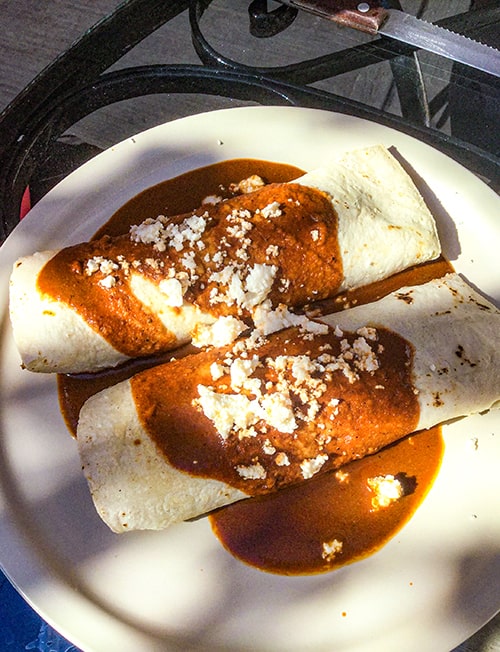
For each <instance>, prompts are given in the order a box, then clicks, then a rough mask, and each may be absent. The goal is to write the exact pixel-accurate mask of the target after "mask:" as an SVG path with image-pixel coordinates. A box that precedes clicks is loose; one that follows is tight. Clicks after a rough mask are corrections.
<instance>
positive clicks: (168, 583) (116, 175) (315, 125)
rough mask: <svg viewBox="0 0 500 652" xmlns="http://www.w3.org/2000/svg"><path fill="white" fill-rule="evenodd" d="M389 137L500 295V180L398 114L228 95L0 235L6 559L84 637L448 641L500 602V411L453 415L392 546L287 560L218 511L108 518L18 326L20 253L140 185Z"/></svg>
mask: <svg viewBox="0 0 500 652" xmlns="http://www.w3.org/2000/svg"><path fill="white" fill-rule="evenodd" d="M376 143H383V144H385V145H387V146H395V147H396V148H397V149H398V151H399V152H400V153H401V154H402V155H403V156H404V157H405V158H406V159H407V160H408V161H409V162H410V163H411V165H412V166H413V167H414V169H415V171H416V172H417V173H418V174H419V175H420V176H421V177H422V179H423V180H425V183H426V184H427V185H428V186H429V188H430V189H431V190H432V193H434V195H435V199H436V201H435V203H434V207H435V210H436V213H437V219H438V221H439V227H440V231H441V236H442V240H443V247H444V251H445V253H446V254H447V255H448V257H449V258H450V259H451V260H452V262H453V264H454V266H455V268H456V270H457V271H459V272H461V273H463V274H464V275H465V276H466V277H467V278H468V280H469V281H471V282H472V283H473V284H475V285H476V286H477V287H479V288H480V289H481V290H482V291H483V292H484V293H486V294H487V295H488V296H489V297H490V298H491V299H492V300H493V301H494V302H496V303H497V305H500V274H499V273H498V270H499V265H498V251H499V247H500V219H499V207H500V202H499V199H498V197H497V196H496V195H495V194H494V193H493V192H492V191H491V190H490V189H488V188H487V187H486V186H485V185H484V184H483V183H482V182H480V181H479V180H478V179H477V178H475V177H474V176H473V175H472V174H471V173H469V172H468V171H467V170H465V169H464V168H462V167H461V166H460V165H458V164H456V163H454V162H453V161H451V160H450V159H448V158H447V157H445V156H444V155H442V154H440V153H439V152H437V151H435V150H433V149H432V148H430V147H428V146H426V145H423V144H421V143H419V142H417V141H416V140H414V139H412V138H409V137H407V136H404V135H402V134H400V133H398V132H395V131H393V130H391V129H387V128H385V127H382V126H379V125H376V124H372V123H369V122H366V121H364V120H360V119H356V118H352V117H347V116H343V115H337V114H332V113H329V112H322V111H315V110H304V109H297V108H261V107H255V108H242V109H230V110H226V111H220V112H215V113H208V114H203V115H199V116H192V117H189V118H185V119H182V120H179V121H176V122H173V123H169V124H166V125H162V126H160V127H157V128H154V129H152V130H149V131H147V132H145V133H142V134H140V135H138V136H135V137H134V138H130V139H128V140H127V141H125V142H123V143H121V144H119V145H117V146H116V147H113V148H111V149H110V150H108V151H106V152H104V153H103V154H101V155H100V156H98V157H97V158H95V159H93V160H92V161H90V162H89V163H88V164H86V165H84V166H83V167H82V168H80V169H79V170H77V171H76V172H75V173H73V174H72V175H70V176H69V177H68V178H66V179H65V180H64V181H63V182H62V183H60V184H59V185H58V186H57V188H55V189H54V190H53V191H52V192H50V193H49V194H48V195H47V196H46V197H45V198H44V199H43V200H42V201H41V202H40V203H39V204H38V205H37V206H36V207H35V208H34V209H33V210H32V211H31V212H30V213H29V215H28V216H27V217H26V219H25V220H23V222H22V224H21V225H20V226H19V227H18V228H17V229H16V230H15V231H14V233H13V234H12V235H11V236H10V237H9V239H8V240H7V242H6V243H5V245H4V246H3V247H2V249H1V250H0V275H1V276H0V278H1V283H0V306H1V310H2V320H3V321H2V323H3V330H2V334H1V339H0V370H1V371H0V373H1V375H0V474H1V482H2V487H3V496H2V497H0V500H1V501H3V504H2V503H0V560H1V562H2V565H3V566H4V568H5V571H6V572H7V574H8V575H9V576H10V578H11V579H12V581H13V582H14V583H15V584H16V586H17V587H18V589H19V590H20V591H21V592H22V593H23V594H24V596H25V597H26V598H27V600H28V601H29V602H30V603H31V604H32V605H33V606H34V607H35V609H36V610H37V611H38V612H39V613H40V614H41V615H42V616H43V617H44V618H45V619H46V620H48V621H49V623H50V624H51V625H52V626H54V627H55V628H57V629H58V630H59V631H60V632H61V633H62V634H63V635H64V636H66V637H67V638H69V639H70V640H71V641H72V642H73V643H75V644H76V645H79V646H80V647H82V648H83V649H84V650H86V651H93V652H109V650H120V651H121V652H128V651H133V652H137V650H141V652H150V651H153V650H176V649H181V650H186V649H193V648H196V647H198V648H200V649H203V650H218V649H228V650H231V651H236V650H240V649H252V650H259V651H264V650H272V651H273V652H275V651H277V650H286V651H287V652H289V651H293V650H304V649H308V650H331V651H334V652H362V651H363V652H378V651H383V652H391V651H393V650H394V651H397V652H400V650H405V652H412V651H415V652H416V651H418V652H420V651H421V650H433V652H440V651H443V652H445V651H447V650H449V649H450V648H452V647H454V646H456V645H457V644H459V643H460V642H461V641H463V640H464V639H466V638H467V637H468V636H469V635H471V634H472V633H473V632H474V631H475V630H477V629H478V628H479V627H481V626H482V625H483V624H484V623H485V622H486V621H487V620H488V619H489V618H490V617H492V616H493V615H494V613H495V612H496V611H497V609H498V607H499V604H500V588H499V587H500V581H499V576H498V542H499V541H500V518H499V515H500V473H499V472H498V469H499V468H500V465H499V463H500V425H499V424H500V414H499V413H498V412H496V413H495V412H491V413H489V414H486V415H478V416H475V417H470V418H467V419H464V420H462V421H458V422H456V423H454V424H453V425H449V426H446V428H445V429H444V434H445V441H446V452H445V456H444V460H443V465H442V468H441V471H440V473H439V476H438V478H437V480H436V482H435V484H434V486H433V488H432V490H431V492H430V494H429V495H428V497H427V499H426V500H425V502H424V504H423V505H422V506H421V508H420V509H419V510H418V512H417V514H416V515H415V517H414V518H413V519H412V520H411V521H410V523H409V524H408V525H407V526H406V527H405V528H404V529H403V530H402V531H401V532H400V534H399V535H397V536H396V537H395V538H394V539H393V540H392V541H391V542H390V543H389V544H388V545H386V546H385V547H384V548H383V549H382V550H381V551H380V552H378V553H377V554H375V555H373V556H372V557H370V558H368V559H365V560H364V561H361V562H359V563H356V564H353V565H351V566H348V567H345V568H343V569H341V570H339V571H336V572H333V573H330V574H326V575H319V576H314V577H281V576H274V575H270V574H266V573H262V572H260V571H258V570H255V569H253V568H250V567H247V566H245V565H243V564H241V563H240V562H238V561H236V560H235V559H234V558H233V557H231V556H230V555H229V554H228V553H226V552H225V551H224V550H223V549H222V547H221V545H220V544H219V542H218V541H217V540H216V538H215V537H214V536H213V534H212V533H211V530H210V527H209V524H208V522H207V520H206V519H202V520H200V521H198V522H196V523H191V524H182V525H179V526H175V527H172V528H171V529H170V530H168V531H165V532H161V533H148V532H146V533H129V534H127V535H121V536H120V535H114V534H112V533H111V532H109V531H108V529H107V528H106V526H105V525H104V524H103V523H101V521H100V519H99V518H98V517H97V515H96V513H95V512H94V509H93V506H92V504H91V500H90V496H89V493H88V490H87V486H86V483H85V481H84V479H83V477H82V474H81V472H80V464H79V461H78V457H77V452H76V447H75V444H74V441H73V440H72V439H71V437H70V436H69V434H68V432H67V430H66V428H65V425H64V423H63V421H62V418H61V416H60V413H59V410H58V404H57V393H56V386H55V378H53V377H51V376H44V375H36V374H30V373H28V372H23V371H21V369H20V368H19V360H18V357H17V353H16V351H15V349H14V347H13V343H12V341H11V333H10V327H9V325H8V317H7V290H8V275H9V273H10V268H11V265H12V263H13V261H14V260H15V258H16V257H17V256H19V255H21V254H25V253H31V252H32V251H35V250H37V249H44V248H53V247H58V246H61V245H67V244H70V243H73V242H77V241H79V240H82V239H87V238H88V237H89V236H91V235H92V234H93V233H94V232H95V230H96V229H97V228H98V227H99V226H100V225H101V224H102V223H103V222H104V221H105V220H106V219H107V218H108V216H110V215H111V213H113V211H114V210H115V209H117V208H118V207H119V206H120V205H121V204H123V203H124V202H125V201H126V200H127V199H129V198H130V197H132V196H134V195H135V194H136V193H137V192H138V191H140V190H142V189H143V188H145V187H147V186H150V185H152V184H155V183H157V182H159V181H161V180H163V179H166V178H169V177H173V176H176V175H178V174H180V173H182V172H184V171H187V170H189V169H192V168H194V167H199V166H202V165H206V164H209V163H213V162H215V161H219V160H223V159H230V158H237V157H253V158H262V159H268V160H274V161H283V162H287V163H292V164H294V165H297V166H299V167H302V168H305V169H311V168H313V167H317V166H318V165H321V164H323V163H324V162H325V161H327V160H328V159H329V158H330V157H332V156H334V155H336V154H337V153H338V152H340V151H343V150H347V149H352V148H355V147H364V146H367V145H370V144H376ZM390 184H391V180H390V179H387V187H388V192H389V191H390ZM494 270H496V273H495V272H494ZM473 438H477V447H474V446H473V445H472V440H473Z"/></svg>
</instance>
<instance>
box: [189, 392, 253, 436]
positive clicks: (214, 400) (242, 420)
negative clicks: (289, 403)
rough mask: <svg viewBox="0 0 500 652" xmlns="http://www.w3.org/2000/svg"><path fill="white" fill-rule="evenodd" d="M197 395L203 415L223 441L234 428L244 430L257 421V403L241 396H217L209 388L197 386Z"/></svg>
mask: <svg viewBox="0 0 500 652" xmlns="http://www.w3.org/2000/svg"><path fill="white" fill-rule="evenodd" d="M198 395H199V399H198V402H199V404H200V405H201V407H202V409H203V413H204V414H205V416H206V417H207V418H209V419H210V420H211V421H212V422H213V424H214V426H215V428H216V430H217V432H218V433H219V434H220V435H221V437H222V438H223V439H227V438H228V436H229V434H230V433H231V431H232V430H233V429H234V428H236V429H241V430H246V429H247V428H248V427H249V426H251V425H253V424H254V423H255V422H256V421H257V419H258V416H257V413H259V412H260V409H259V405H258V403H257V402H256V401H251V400H250V399H248V398H247V397H246V396H243V395H242V394H217V392H215V391H214V390H213V389H212V388H210V387H205V386H204V385H198Z"/></svg>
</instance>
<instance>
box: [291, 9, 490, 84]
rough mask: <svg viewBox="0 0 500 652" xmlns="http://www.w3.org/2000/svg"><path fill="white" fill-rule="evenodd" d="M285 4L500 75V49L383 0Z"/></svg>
mask: <svg viewBox="0 0 500 652" xmlns="http://www.w3.org/2000/svg"><path fill="white" fill-rule="evenodd" d="M281 2H282V3H283V4H286V5H289V6H290V7H294V8H295V9H301V10H303V11H307V12H309V13H312V14H315V15H317V16H321V17H323V18H328V19H329V20H333V21H335V22H336V23H339V24H341V25H345V26H347V27H353V28H355V29H358V30H360V31H363V32H368V33H370V34H380V35H382V36H388V37H390V38H393V39H396V40H398V41H402V42H403V43H408V44H409V45H412V46H414V47H417V48H420V49H423V50H427V51H428V52H433V53H435V54H438V55H440V56H442V57H446V58H447V59H451V60H453V61H457V62H459V63H462V64H465V65H467V66H471V67H473V68H476V69H477V70H481V71H483V72H486V73H489V74H490V75H494V76H495V77H500V51H499V50H496V49H495V48H493V47H491V46H489V45H485V44H484V43H480V42H478V41H474V40H473V39H470V38H468V37H467V36H464V35H463V34H457V33H456V32H451V31H450V30H447V29H445V28H444V27H440V26H439V25H434V24H433V23H429V22H427V21H425V20H422V19H420V18H416V17H415V16H412V15H411V14H407V13H405V12H404V11H399V10H398V9H386V8H385V7H383V6H382V5H381V3H380V2H375V1H371V2H357V1H356V0H354V1H352V0H344V1H335V0H281Z"/></svg>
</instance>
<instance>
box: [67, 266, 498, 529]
mask: <svg viewBox="0 0 500 652" xmlns="http://www.w3.org/2000/svg"><path fill="white" fill-rule="evenodd" d="M323 321H325V322H327V323H329V324H330V325H332V326H339V327H340V328H341V329H344V330H349V331H353V330H356V329H358V328H360V327H362V326H366V325H373V326H377V327H388V328H390V329H392V330H393V331H395V332H396V333H399V334H400V335H402V336H403V337H404V338H406V339H407V340H408V341H409V342H410V343H411V344H412V345H413V347H414V367H413V384H414V387H415V388H416V390H417V391H418V400H419V404H420V419H419V422H418V428H417V429H424V428H429V427H431V426H433V425H436V424H438V423H442V422H444V421H447V420H449V419H453V418H457V417H460V416H465V415H469V414H472V413H476V412H480V411H483V410H487V409H489V408H491V407H494V406H495V404H498V403H499V401H500V311H499V310H498V309H497V308H495V307H494V306H493V305H492V304H490V303H489V302H488V301H486V300H485V299H484V298H483V297H482V296H480V295H479V294H478V293H477V292H476V291H475V290H473V289H472V288H471V287H470V286H469V285H468V284H467V283H466V282H465V281H463V280H462V279H461V278H460V277H459V276H458V275H456V274H449V275H447V276H446V277H444V278H443V279H438V280H435V281H431V282H429V283H426V284H425V285H422V286H415V287H408V288H403V289H402V290H400V291H398V292H394V293H393V294H391V295H389V296H387V297H385V298H383V299H381V300H379V301H377V302H374V303H372V304H369V305H366V306H360V307H358V308H354V309H352V310H347V311H345V312H343V313H340V314H333V315H330V316H328V317H326V318H324V319H323ZM405 434H406V433H405ZM186 436H189V433H186ZM136 440H140V441H141V442H142V443H143V445H141V446H136V445H134V441H136ZM77 441H78V447H79V452H80V456H81V460H82V465H83V470H84V473H85V475H86V477H87V480H88V483H89V487H90V491H91V494H92V497H93V500H94V503H95V506H96V508H97V511H98V513H99V514H100V516H101V517H102V519H103V520H104V521H105V522H106V523H107V524H108V526H109V527H110V528H111V529H112V530H114V531H115V532H124V531H129V530H133V529H163V528H165V527H167V526H169V525H171V524H173V523H176V522H179V521H183V520H186V519H190V518H193V517H196V516H199V515H202V514H204V513H206V512H208V511H210V510H212V509H215V508H217V507H220V506H222V505H227V504H230V503H232V502H234V501H237V500H240V499H242V498H244V497H245V494H244V493H242V492H241V491H239V490H237V489H235V488H233V487H230V486H228V485H227V484H225V483H223V482H219V481H216V480H211V479H204V478H200V477H194V476H191V475H189V474H186V473H184V472H181V471H178V470H177V469H175V468H173V467H172V466H171V465H170V464H169V463H168V462H167V461H166V459H165V458H164V457H163V456H162V455H161V454H160V453H159V452H158V451H157V449H156V446H155V444H154V442H153V441H152V440H151V439H150V437H149V435H148V433H147V432H146V431H145V429H144V428H143V427H142V425H141V423H140V421H139V418H138V415H137V412H136V408H135V405H134V400H133V397H132V394H131V388H130V383H129V381H125V382H122V383H120V384H118V385H116V386H114V387H112V388H109V389H107V390H104V391H102V392H100V393H99V394H96V395H95V396H94V397H92V398H90V399H89V400H88V401H87V402H86V403H85V405H84V406H83V409H82V410H81V413H80V421H79V425H78V431H77Z"/></svg>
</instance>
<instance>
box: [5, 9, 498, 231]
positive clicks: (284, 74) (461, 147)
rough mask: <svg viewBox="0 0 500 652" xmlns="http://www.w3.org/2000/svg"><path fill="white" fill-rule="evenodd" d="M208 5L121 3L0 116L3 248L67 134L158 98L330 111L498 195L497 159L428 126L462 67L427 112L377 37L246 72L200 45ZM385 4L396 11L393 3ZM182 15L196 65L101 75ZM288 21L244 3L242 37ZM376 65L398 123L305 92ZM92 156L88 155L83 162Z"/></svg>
mask: <svg viewBox="0 0 500 652" xmlns="http://www.w3.org/2000/svg"><path fill="white" fill-rule="evenodd" d="M211 3H212V0H193V1H191V2H190V1H189V0H172V1H170V2H165V1H164V0H128V1H126V2H124V3H123V4H121V5H120V6H119V7H118V8H117V9H116V10H115V11H114V12H113V13H112V14H110V15H109V16H107V17H106V18H104V19H103V20H102V21H100V22H99V23H97V24H96V25H95V26H94V27H93V28H91V29H90V30H89V31H87V32H86V33H85V34H84V35H83V36H82V37H81V38H80V39H79V40H78V41H77V42H76V43H75V44H74V45H73V46H72V47H71V48H70V49H68V50H67V51H66V52H64V53H63V54H61V55H60V56H59V57H58V58H57V59H56V60H55V61H54V62H53V63H52V64H51V65H50V66H48V67H47V68H46V69H45V70H43V71H42V72H41V73H40V74H39V75H38V76H37V77H36V78H35V79H34V80H33V81H32V83H31V84H29V85H28V86H27V87H26V88H25V89H24V91H22V92H21V93H20V94H19V95H18V97H17V98H16V99H15V100H14V101H13V102H12V103H11V104H10V105H9V106H8V107H7V108H6V109H5V110H4V111H3V113H2V114H0V169H2V176H1V179H0V242H1V241H2V240H3V239H4V238H5V237H6V236H7V235H8V234H9V233H10V231H11V230H12V229H13V228H14V226H15V225H16V224H17V221H18V217H19V210H20V205H21V200H22V197H23V193H24V191H25V189H26V187H27V186H28V185H30V184H32V185H33V184H35V185H36V177H37V172H38V171H39V170H40V168H42V167H43V166H44V165H47V161H49V162H52V163H50V164H53V162H54V161H58V165H59V167H60V166H61V164H62V165H63V167H64V168H65V172H67V173H69V172H71V171H72V169H73V168H74V167H75V166H76V165H77V164H78V163H81V162H82V161H81V160H78V161H77V162H75V161H74V160H72V157H71V156H69V155H68V152H67V151H66V150H65V148H64V144H63V143H61V141H60V137H61V135H62V134H63V133H64V132H65V131H66V130H68V128H70V127H71V126H72V125H73V124H75V123H76V122H78V121H79V120H80V119H82V118H83V117H85V116H87V115H89V114H91V113H93V112H95V111H97V110H98V109H100V108H102V107H104V106H107V105H109V104H113V103H115V102H118V101H121V100H126V99H130V98H135V97H139V96H143V95H150V94H155V93H171V94H175V93H193V94H201V95H204V94H205V95H206V94H210V95H219V96H222V97H228V98H233V99H238V100H243V101H252V102H257V103H259V104H268V105H269V104H274V105H293V106H304V107H314V108H320V109H327V110H331V111H336V112H340V113H348V114H351V115H355V116H358V117H361V118H366V119H369V120H374V121H376V122H379V123H381V124H384V125H387V126H390V127H393V128H395V129H398V130H400V131H403V132H405V133H407V134H409V135H412V136H415V137H417V138H419V139H420V140H422V141H425V142H427V143H430V144H431V145H433V146H434V147H437V148H438V149H440V150H441V151H443V152H444V153H446V154H448V155H449V156H451V157H453V158H455V159H457V160H459V161H460V162H461V163H463V164H464V165H466V166H467V167H468V168H469V169H471V170H472V171H473V172H475V173H477V174H479V175H481V176H483V177H484V178H485V179H487V180H488V181H489V182H490V183H491V185H492V186H493V187H494V188H496V189H498V188H500V158H499V155H498V152H495V151H488V148H484V147H480V146H478V145H477V144H474V143H471V142H467V141H466V140H464V139H462V138H460V135H456V134H453V133H452V134H451V135H450V134H448V133H445V132H443V131H441V130H439V128H438V129H437V128H436V127H431V126H430V118H431V116H432V115H433V113H436V112H437V111H439V110H442V107H443V106H444V105H446V104H447V102H448V101H449V89H450V88H451V87H452V85H453V78H454V76H455V77H457V76H458V77H460V76H463V75H464V67H463V66H460V65H458V64H457V65H454V67H453V71H452V78H451V80H450V84H449V85H448V86H447V88H445V89H444V90H443V92H441V93H440V94H439V96H438V97H436V98H434V99H433V101H432V102H429V101H428V100H427V98H426V95H425V89H424V86H423V83H422V72H421V69H420V64H419V61H418V59H417V57H416V52H415V49H414V48H412V47H411V46H406V45H404V44H401V43H397V42H395V41H392V40H390V39H386V38H383V37H382V38H379V39H376V40H373V41H370V42H369V43H363V44H361V45H357V46H354V47H350V48H346V49H343V50H341V51H337V52H333V53H332V54H329V55H324V56H321V57H318V58H315V59H310V60H308V61H304V62H300V63H297V64H293V65H288V66H283V67H275V68H260V67H259V68H254V67H249V66H247V65H242V64H239V63H238V62H236V61H233V60H231V59H228V58H226V57H224V56H223V55H222V54H220V53H218V52H217V51H216V50H215V49H214V48H213V47H212V46H211V45H210V43H209V42H208V40H207V39H206V38H205V37H204V35H203V31H202V28H201V25H200V22H201V18H202V16H203V15H204V13H205V12H206V11H208V10H209V9H210V5H211ZM388 4H390V5H391V6H393V7H396V8H398V7H399V2H398V1H397V0H392V1H391V2H389V3H388ZM473 4H474V3H473ZM483 4H484V3H483ZM486 4H497V3H486ZM184 11H188V12H189V19H190V26H191V37H192V42H193V47H194V49H195V51H196V53H197V54H198V56H199V58H200V64H199V65H192V64H191V65H178V64H177V65H173V64H168V63H166V64H161V65H158V64H157V65H148V66H140V67H128V68H124V69H121V70H118V71H114V72H106V70H107V69H108V68H109V67H110V66H111V65H112V64H114V63H115V62H116V61H118V60H119V59H120V58H121V57H122V56H123V55H124V54H126V53H127V52H128V51H129V50H131V49H132V48H133V47H135V46H136V45H137V44H138V43H139V42H140V41H142V40H143V39H145V38H146V37H147V36H148V35H150V34H151V33H153V32H154V31H155V30H157V29H158V28H159V27H161V26H162V25H164V24H165V23H166V22H168V21H170V20H172V19H173V18H175V17H176V16H177V15H179V14H180V13H182V12H184ZM294 18H295V10H293V9H290V8H289V7H285V6H281V7H279V8H278V9H274V10H273V11H268V9H267V2H266V1H265V0H253V1H252V2H249V30H250V31H251V33H252V34H253V35H254V36H257V37H260V38H272V37H273V36H274V35H275V34H276V33H278V32H279V31H281V30H283V29H286V28H287V27H288V26H289V25H290V24H291V23H292V22H293V20H294ZM496 24H499V25H500V7H498V6H497V7H494V6H493V7H487V8H481V9H475V10H471V11H469V12H466V13H464V14H459V15H457V16H453V17H450V18H447V19H445V20H442V21H440V25H442V26H443V27H447V28H449V29H452V30H455V31H459V32H461V33H464V34H465V35H468V36H471V37H473V38H480V37H481V34H482V31H483V30H484V29H485V28H487V27H490V28H491V26H492V25H496ZM381 61H389V62H391V70H392V74H393V77H394V84H395V87H396V90H397V92H398V96H399V100H400V104H401V114H402V115H401V116H397V115H394V114H390V113H388V112H386V111H384V110H381V109H378V108H374V107H372V106H368V105H367V104H363V103H360V102H358V101H354V100H350V99H347V98H345V97H340V96H339V95H336V94H334V93H331V92H328V91H324V90H319V89H318V88H315V87H313V86H312V84H314V83H315V82H317V81H319V80H324V79H327V78H331V77H334V76H336V75H340V74H342V73H345V72H349V71H353V70H358V69H360V68H363V67H365V66H368V65H372V64H374V63H377V62H381ZM395 62H397V65H395ZM393 64H394V65H393ZM472 72H473V73H474V81H475V82H476V83H478V84H481V85H482V87H483V88H486V89H487V92H488V93H489V92H491V93H492V94H495V93H499V92H500V86H499V84H498V80H497V79H496V78H492V77H491V76H489V75H485V74H484V73H479V72H478V71H472ZM467 73H470V69H468V70H467V71H465V74H467ZM438 126H439V125H438ZM93 153H95V151H94V150H93V149H92V148H89V150H88V153H87V156H88V157H90V156H91V155H92V154H93ZM46 190H47V188H44V191H46ZM35 199H36V197H35Z"/></svg>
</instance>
